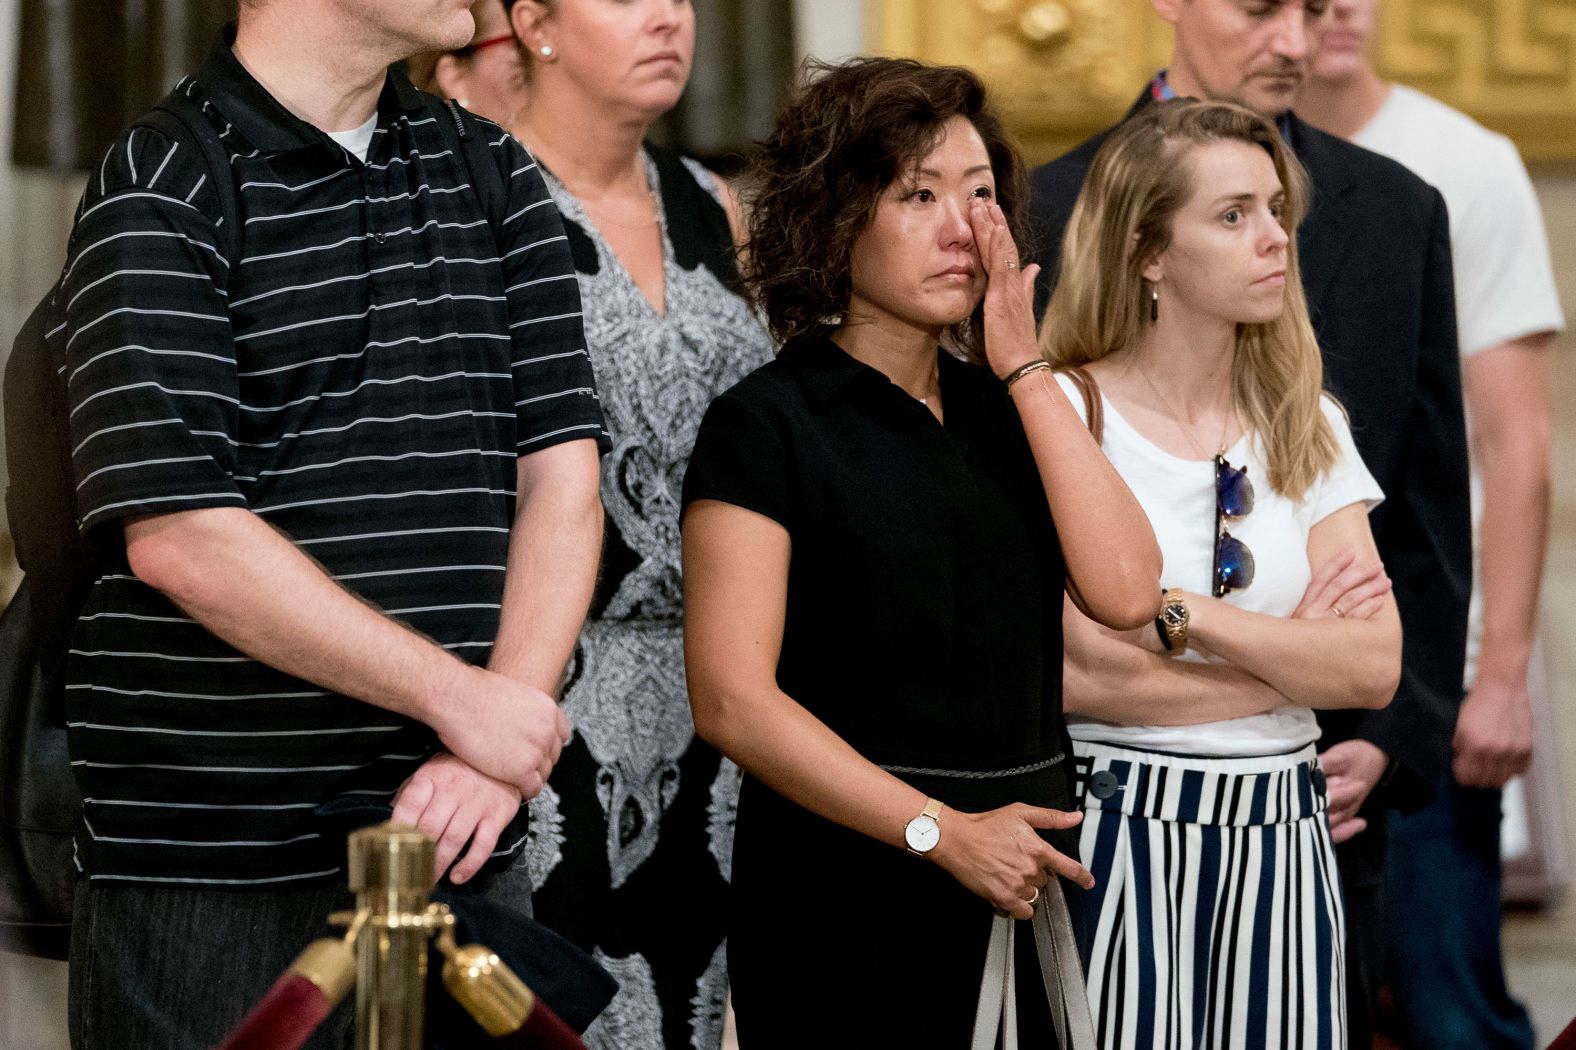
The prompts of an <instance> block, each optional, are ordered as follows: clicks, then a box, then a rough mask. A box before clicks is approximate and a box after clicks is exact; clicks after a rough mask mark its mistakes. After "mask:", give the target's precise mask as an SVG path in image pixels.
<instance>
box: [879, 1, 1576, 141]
mask: <svg viewBox="0 0 1576 1050" xmlns="http://www.w3.org/2000/svg"><path fill="white" fill-rule="evenodd" d="M866 11H867V12H868V14H869V16H870V23H871V24H870V27H869V39H870V40H871V41H872V43H873V44H874V46H875V48H876V50H878V51H881V52H883V53H885V54H901V55H912V56H914V57H916V58H922V59H925V60H926V61H930V62H944V63H951V64H957V65H965V66H969V67H970V68H972V69H974V70H976V71H978V72H979V73H980V75H981V76H982V77H984V79H985V82H986V84H987V85H988V86H989V87H990V90H991V93H992V95H993V96H994V97H995V99H996V101H997V103H998V105H1000V106H1001V108H1002V109H1003V111H1004V112H1005V114H1006V116H1007V119H1008V120H1009V121H1010V122H1011V124H1012V126H1013V127H1014V128H1015V129H1016V130H1017V131H1018V133H1019V134H1020V135H1021V136H1022V139H1023V141H1024V145H1025V152H1026V153H1027V154H1028V155H1029V158H1030V159H1031V160H1035V161H1038V160H1043V159H1047V158H1049V157H1051V156H1054V155H1056V154H1057V153H1060V152H1061V151H1063V150H1065V149H1067V148H1068V147H1070V146H1072V145H1074V144H1076V143H1077V142H1079V141H1081V140H1082V139H1083V138H1084V137H1086V136H1087V135H1089V134H1091V133H1093V132H1094V131H1096V130H1098V129H1099V128H1102V127H1104V126H1106V125H1107V124H1110V123H1111V122H1112V121H1114V120H1115V119H1116V118H1117V117H1119V116H1121V114H1122V113H1123V112H1125V111H1126V109H1127V107H1128V106H1129V105H1131V103H1132V101H1133V99H1134V98H1135V97H1137V94H1138V92H1139V90H1141V89H1142V87H1143V85H1144V84H1145V83H1146V82H1147V81H1148V79H1149V77H1150V76H1151V75H1152V74H1153V73H1154V71H1155V70H1156V69H1158V68H1159V67H1161V66H1162V65H1164V64H1165V62H1166V60H1167V58H1168V57H1169V56H1170V52H1171V32H1170V30H1169V29H1168V28H1167V27H1166V26H1165V25H1164V23H1162V22H1161V21H1160V20H1159V19H1158V18H1156V17H1155V13H1154V9H1153V8H1152V7H1151V6H1150V2H1149V0H869V2H868V3H867V6H866ZM1380 11H1381V18H1382V20H1381V27H1380V28H1381V37H1380V42H1379V53H1378V62H1379V66H1380V68H1381V69H1382V70H1383V71H1384V73H1385V75H1386V76H1389V77H1392V78H1394V79H1396V80H1400V81H1403V82H1405V83H1408V84H1412V85H1414V86H1415V87H1417V88H1419V89H1421V90H1423V91H1426V92H1428V93H1429V94H1431V95H1434V96H1436V97H1438V98H1440V99H1442V100H1443V101H1445V102H1447V103H1449V104H1450V105H1453V106H1456V107H1457V108H1459V109H1462V110H1464V111H1465V112H1467V113H1469V114H1471V115H1472V116H1473V117H1475V118H1476V119H1478V120H1479V121H1481V122H1482V123H1484V124H1486V125H1488V126H1489V127H1492V128H1495V129H1497V130H1500V131H1503V132H1505V133H1506V134H1508V135H1510V136H1511V137H1512V138H1513V139H1515V140H1516V143H1517V145H1518V146H1520V148H1521V150H1522V153H1523V154H1524V155H1526V156H1527V157H1528V158H1536V159H1558V160H1567V161H1576V0H1383V2H1382V3H1381V5H1380Z"/></svg>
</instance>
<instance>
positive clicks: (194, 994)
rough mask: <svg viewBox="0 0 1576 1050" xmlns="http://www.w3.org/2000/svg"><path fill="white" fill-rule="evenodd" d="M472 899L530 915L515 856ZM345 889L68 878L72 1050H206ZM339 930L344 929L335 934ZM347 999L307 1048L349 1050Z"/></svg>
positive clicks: (320, 926) (347, 902) (317, 927)
mask: <svg viewBox="0 0 1576 1050" xmlns="http://www.w3.org/2000/svg"><path fill="white" fill-rule="evenodd" d="M472 885H473V887H474V888H473V892H477V893H482V894H484V895H485V896H486V897H488V898H489V899H491V900H494V901H497V902H499V903H502V904H507V905H509V906H510V907H513V908H515V909H516V910H519V911H522V912H525V913H527V914H529V912H530V902H531V883H530V877H529V875H528V874H527V873H526V868H525V862H524V859H523V855H522V857H520V858H517V859H516V863H515V865H514V866H513V867H512V868H510V869H508V870H506V871H502V872H499V873H498V874H496V875H491V876H483V877H480V878H477V879H475V880H473V883H472ZM352 904H353V898H352V897H351V895H350V893H349V891H348V890H346V889H344V888H343V887H332V886H329V887H318V888H316V889H301V890H274V891H264V892H236V891H228V890H214V889H188V888H184V887H165V886H136V885H126V884H121V885H115V884H111V885H108V886H102V887H101V886H93V887H90V886H89V885H88V883H87V880H86V879H79V880H78V883H77V897H76V909H75V916H74V923H73V926H72V930H71V978H70V980H71V990H70V1028H71V1045H72V1047H73V1048H75V1050H187V1048H190V1050H212V1048H213V1047H214V1046H217V1045H218V1044H219V1043H220V1042H222V1041H223V1040H224V1037H225V1036H226V1035H228V1034H229V1032H230V1031H231V1029H233V1028H234V1027H235V1025H236V1024H237V1023H239V1021H240V1020H241V1018H242V1017H244V1016H245V1015H246V1012H247V1011H248V1010H250V1009H251V1008H252V1006H253V1004H255V1003H256V1002H257V1001H258V1000H259V999H261V998H262V997H263V994H264V993H265V992H267V991H268V988H269V986H270V985H272V984H273V982H274V980H275V979H276V978H277V977H278V976H279V974H280V973H281V972H282V971H283V970H284V969H285V967H287V966H289V965H290V963H291V962H292V961H293V960H294V959H295V957H296V956H297V955H298V954H300V952H301V949H303V948H305V947H306V946H307V944H308V943H310V942H311V941H312V940H313V939H315V938H317V937H321V936H325V935H328V934H330V933H331V932H333V931H331V930H330V928H329V927H328V926H327V924H326V923H325V921H324V920H325V919H326V918H327V917H328V913H329V912H331V911H337V910H341V909H345V908H349V907H351V906H352ZM341 932H342V931H341ZM354 1002H355V993H354V992H352V993H351V994H350V995H349V996H347V997H346V1000H345V1002H343V1003H341V1004H340V1006H339V1008H338V1009H337V1010H336V1011H335V1012H334V1013H333V1014H332V1015H331V1016H330V1017H329V1018H328V1020H326V1021H325V1022H324V1023H323V1025H322V1026H321V1027H320V1028H319V1029H318V1030H317V1032H316V1033H315V1034H314V1035H313V1037H312V1039H311V1041H310V1042H308V1043H307V1044H306V1046H307V1047H308V1048H311V1050H345V1048H348V1047H351V1046H353V1045H354V1040H353V1038H352V1034H351V1021H352V1015H353V1013H354V1009H355V1008H354Z"/></svg>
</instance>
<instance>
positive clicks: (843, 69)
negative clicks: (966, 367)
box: [744, 58, 1027, 361]
mask: <svg viewBox="0 0 1576 1050" xmlns="http://www.w3.org/2000/svg"><path fill="white" fill-rule="evenodd" d="M953 117H964V118H966V119H967V120H968V121H969V122H970V123H971V124H973V125H974V128H975V130H976V131H978V132H979V136H980V138H981V139H982V140H984V143H985V150H986V152H987V154H988V155H989V156H990V162H991V167H992V169H993V171H994V174H995V178H996V202H997V203H998V204H999V205H1000V206H1001V209H1002V212H1003V213H1004V214H1005V215H1006V218H1007V226H1008V229H1010V230H1011V231H1012V234H1013V237H1014V238H1015V239H1016V240H1017V242H1018V244H1019V245H1020V246H1021V245H1023V240H1022V231H1021V229H1020V216H1019V212H1020V209H1021V207H1022V204H1023V202H1024V201H1025V200H1026V198H1027V181H1026V177H1025V174H1024V167H1023V160H1022V158H1021V157H1020V156H1019V155H1018V150H1017V147H1016V146H1014V145H1013V143H1012V141H1011V140H1010V139H1009V138H1008V137H1007V134H1006V132H1005V131H1004V130H1003V128H1002V125H1001V120H1000V119H999V118H998V117H997V116H996V114H995V112H994V111H993V110H992V109H991V108H990V106H989V105H988V104H987V102H986V100H985V85H984V84H982V83H981V82H980V79H979V77H977V76H975V75H974V74H973V73H972V72H970V71H969V70H967V69H963V68H960V67H958V66H931V65H926V64H924V63H923V62H916V61H914V60H912V59H906V58H856V59H852V60H850V61H847V62H842V63H839V64H836V65H828V64H826V63H821V62H808V63H806V65H805V69H804V75H803V78H802V81H801V84H800V86H799V89H798V91H797V92H796V94H795V96H794V97H793V98H792V99H791V100H790V101H789V102H788V104H787V106H786V107H784V109H783V111H782V112H781V113H780V114H778V117H777V123H776V125H775V126H774V127H773V129H772V133H771V135H770V137H768V138H767V139H766V141H765V142H763V143H762V144H761V148H760V150H759V151H758V152H757V154H756V156H755V157H754V158H753V160H752V162H751V165H750V169H749V171H748V173H747V175H746V178H745V190H744V199H745V201H746V203H747V204H748V205H749V208H748V214H749V217H750V218H749V244H748V246H747V248H746V251H747V253H748V258H749V266H748V273H747V274H746V275H745V283H746V287H747V288H748V290H749V293H750V297H751V299H752V300H753V302H754V303H755V305H756V306H757V307H759V308H760V310H761V311H762V312H763V313H764V314H765V315H766V320H767V324H768V326H769V327H770V328H771V332H772V335H773V336H774V337H775V338H776V339H778V340H779V341H780V342H782V343H787V342H789V341H790V340H793V339H797V338H800V337H802V336H805V335H810V334H813V333H817V332H824V331H826V330H828V329H830V328H832V327H834V326H835V324H836V323H837V320H838V319H839V318H840V317H841V316H842V314H843V312H844V311H845V310H846V309H847V308H848V300H849V295H850V293H851V292H852V278H851V270H852V255H853V248H854V242H855V241H857V240H858V239H859V235H860V234H862V233H863V232H864V231H865V228H866V227H867V226H868V225H869V224H870V220H871V218H872V216H873V215H874V214H875V209H876V204H877V202H879V200H880V199H881V195H882V194H883V193H884V192H885V191H886V189H887V187H889V186H890V185H891V184H892V183H893V181H895V180H896V179H897V178H899V177H900V176H902V175H904V174H906V173H907V172H908V171H909V170H910V169H912V168H913V167H914V166H915V165H917V164H918V163H919V162H920V161H921V160H923V159H924V157H925V156H926V155H927V154H928V153H929V152H930V151H931V150H932V149H934V148H935V146H936V144H937V143H938V142H939V140H940V138H941V134H942V128H943V125H945V124H946V122H947V121H948V120H950V119H952V118H953ZM981 332H982V325H981V323H980V315H979V310H978V309H976V310H975V313H974V315H973V316H972V317H970V318H966V319H965V320H964V321H962V322H961V323H959V324H957V325H954V326H952V328H951V329H949V331H948V333H947V334H948V337H949V341H950V343H951V344H952V345H953V346H955V347H956V348H957V349H958V350H959V351H961V352H962V353H964V354H965V355H967V356H968V357H969V358H970V359H972V360H975V361H980V360H983V352H984V351H983V346H982V345H981Z"/></svg>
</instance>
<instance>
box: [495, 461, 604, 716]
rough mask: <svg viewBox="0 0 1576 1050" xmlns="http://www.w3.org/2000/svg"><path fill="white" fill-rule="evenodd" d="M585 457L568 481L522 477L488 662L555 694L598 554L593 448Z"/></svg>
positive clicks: (599, 530)
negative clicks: (497, 620)
mask: <svg viewBox="0 0 1576 1050" xmlns="http://www.w3.org/2000/svg"><path fill="white" fill-rule="evenodd" d="M587 444H589V443H587ZM590 457H591V458H590V460H589V473H586V471H585V464H584V463H582V464H580V469H579V470H578V471H577V472H576V474H577V475H578V476H576V477H574V478H573V480H570V481H568V482H565V481H563V480H562V479H559V480H558V481H557V482H549V481H546V480H545V479H540V478H538V479H535V480H534V481H533V480H531V479H527V478H525V477H523V476H522V479H521V487H520V505H519V511H518V513H517V514H516V516H515V522H514V528H513V530H512V531H511V533H510V536H509V563H508V572H507V574H506V575H505V577H504V596H503V610H502V612H501V614H500V617H499V624H498V639H497V642H496V643H495V644H494V646H493V652H492V658H491V659H490V660H489V661H488V665H487V666H488V668H489V669H490V670H493V671H497V672H498V673H500V674H504V675H508V676H509V677H510V678H514V679H516V680H517V681H521V682H525V683H526V684H528V685H532V686H535V687H536V688H538V689H540V690H542V691H543V692H546V693H551V694H554V695H557V693H558V687H559V685H560V684H561V682H562V679H563V674H564V668H565V667H566V666H567V665H568V663H569V658H570V655H571V654H572V653H573V651H574V644H575V637H576V636H577V635H578V634H579V633H580V627H581V625H582V624H583V623H584V621H585V616H586V610H587V608H588V607H589V606H590V604H591V594H592V591H593V590H594V589H595V587H596V571H597V561H598V559H599V557H600V556H601V548H602V504H601V502H600V500H599V498H598V494H597V487H596V460H595V452H594V450H592V451H591V454H590Z"/></svg>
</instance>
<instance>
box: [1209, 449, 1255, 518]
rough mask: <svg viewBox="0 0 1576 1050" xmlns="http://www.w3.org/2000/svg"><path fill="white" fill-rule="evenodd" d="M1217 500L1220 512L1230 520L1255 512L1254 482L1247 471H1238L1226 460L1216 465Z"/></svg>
mask: <svg viewBox="0 0 1576 1050" xmlns="http://www.w3.org/2000/svg"><path fill="white" fill-rule="evenodd" d="M1215 498H1216V499H1217V500H1219V501H1220V512H1221V513H1222V514H1224V515H1225V516H1226V517H1228V518H1241V517H1244V516H1245V515H1248V514H1251V513H1252V512H1253V482H1251V481H1249V480H1248V472H1247V470H1246V469H1243V470H1238V469H1237V468H1236V467H1233V466H1232V465H1231V464H1229V463H1227V462H1226V461H1225V460H1224V459H1221V460H1217V461H1216V464H1215Z"/></svg>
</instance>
